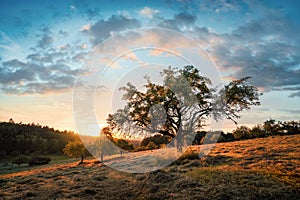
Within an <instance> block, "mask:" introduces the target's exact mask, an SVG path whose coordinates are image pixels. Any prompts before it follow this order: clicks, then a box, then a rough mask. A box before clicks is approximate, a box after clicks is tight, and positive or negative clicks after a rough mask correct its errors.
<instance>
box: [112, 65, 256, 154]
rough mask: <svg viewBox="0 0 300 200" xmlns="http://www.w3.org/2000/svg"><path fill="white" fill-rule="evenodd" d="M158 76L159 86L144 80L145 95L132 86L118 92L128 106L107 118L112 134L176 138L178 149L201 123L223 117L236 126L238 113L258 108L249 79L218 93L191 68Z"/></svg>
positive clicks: (195, 69)
mask: <svg viewBox="0 0 300 200" xmlns="http://www.w3.org/2000/svg"><path fill="white" fill-rule="evenodd" d="M161 75H162V77H163V84H161V85H160V84H156V83H153V82H151V80H150V78H149V77H146V79H147V83H146V84H145V85H144V89H145V90H144V92H142V91H140V90H138V89H137V88H136V87H135V86H134V85H132V84H131V83H128V84H127V86H125V87H122V88H120V89H121V90H123V91H124V92H125V94H124V96H123V99H124V100H126V101H127V104H126V106H125V107H124V108H123V109H120V110H118V111H117V112H116V113H114V114H110V115H109V116H108V118H107V123H108V124H109V127H110V128H111V130H113V131H116V132H121V133H123V134H132V133H134V134H143V133H144V132H148V133H151V134H153V133H160V134H163V135H165V136H169V137H171V138H174V137H175V136H178V137H176V140H177V141H176V144H177V148H179V149H180V146H181V145H182V142H183V138H184V137H186V138H184V139H185V140H187V139H188V138H187V135H188V134H189V133H191V132H192V131H196V130H197V129H198V128H199V126H201V121H203V120H205V119H207V118H209V117H212V116H213V117H214V118H215V119H221V118H222V117H223V116H225V117H226V118H228V119H230V120H232V121H234V122H236V121H235V120H236V119H237V118H239V117H240V116H239V115H238V113H239V112H241V111H243V110H249V109H250V107H251V106H257V105H259V104H260V103H259V95H260V94H259V93H258V90H257V88H256V87H255V86H253V85H249V84H247V80H248V79H249V77H246V78H242V79H240V80H235V81H232V82H230V83H229V84H227V85H226V86H225V88H224V89H223V90H221V91H219V92H218V88H213V87H211V81H210V80H209V79H208V78H207V77H203V76H201V75H200V72H199V70H198V69H197V68H195V67H194V66H185V67H184V68H182V69H179V70H178V69H174V68H172V67H169V68H168V69H165V70H163V71H162V72H161ZM175 92H176V94H175ZM155 106H156V107H155ZM153 107H155V108H156V109H153ZM164 115H166V116H164ZM187 116H188V117H187ZM190 142H192V141H190ZM188 143H189V142H188Z"/></svg>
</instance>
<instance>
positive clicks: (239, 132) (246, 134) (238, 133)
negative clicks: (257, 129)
mask: <svg viewBox="0 0 300 200" xmlns="http://www.w3.org/2000/svg"><path fill="white" fill-rule="evenodd" d="M232 134H233V135H234V139H235V140H245V139H249V138H250V128H248V127H247V126H240V127H238V128H237V129H236V130H234V131H233V133H232Z"/></svg>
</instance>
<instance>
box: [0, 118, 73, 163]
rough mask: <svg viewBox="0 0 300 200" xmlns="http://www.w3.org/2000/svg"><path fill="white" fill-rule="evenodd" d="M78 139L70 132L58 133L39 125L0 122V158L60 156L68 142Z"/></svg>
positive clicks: (11, 121)
mask: <svg viewBox="0 0 300 200" xmlns="http://www.w3.org/2000/svg"><path fill="white" fill-rule="evenodd" d="M75 139H78V136H77V135H76V134H75V133H73V132H70V131H59V130H55V129H54V128H50V127H48V126H41V125H39V124H34V123H31V124H23V123H21V122H20V123H15V122H14V121H13V120H12V119H11V120H10V121H9V122H0V158H1V157H5V156H18V155H20V154H25V155H30V154H38V155H41V154H62V149H63V148H64V147H65V145H66V144H67V143H68V142H69V141H73V140H75Z"/></svg>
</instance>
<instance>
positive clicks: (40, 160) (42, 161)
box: [28, 157, 51, 166]
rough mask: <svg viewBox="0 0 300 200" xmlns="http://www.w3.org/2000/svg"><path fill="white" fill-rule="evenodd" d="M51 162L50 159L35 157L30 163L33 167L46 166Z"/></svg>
mask: <svg viewBox="0 0 300 200" xmlns="http://www.w3.org/2000/svg"><path fill="white" fill-rule="evenodd" d="M50 161H51V158H49V157H33V158H31V159H30V160H29V161H28V164H29V165H30V166H32V165H46V164H48V163H49V162H50Z"/></svg>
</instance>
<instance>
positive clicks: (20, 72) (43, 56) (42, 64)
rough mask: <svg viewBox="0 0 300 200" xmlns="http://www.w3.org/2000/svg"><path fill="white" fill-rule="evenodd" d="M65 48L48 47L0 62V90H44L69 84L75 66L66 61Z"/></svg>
mask: <svg viewBox="0 0 300 200" xmlns="http://www.w3.org/2000/svg"><path fill="white" fill-rule="evenodd" d="M70 63H72V62H71V58H70V56H68V53H67V52H64V51H60V50H57V51H55V50H54V49H50V50H48V51H45V52H38V53H33V54H30V55H28V56H27V58H26V60H25V61H21V60H18V59H13V60H9V61H6V62H2V63H1V64H0V90H1V91H2V92H4V93H8V94H33V93H39V94H44V93H47V92H60V91H64V90H67V89H71V88H72V87H73V83H74V80H75V76H76V74H77V69H73V68H72V67H71V65H70Z"/></svg>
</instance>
